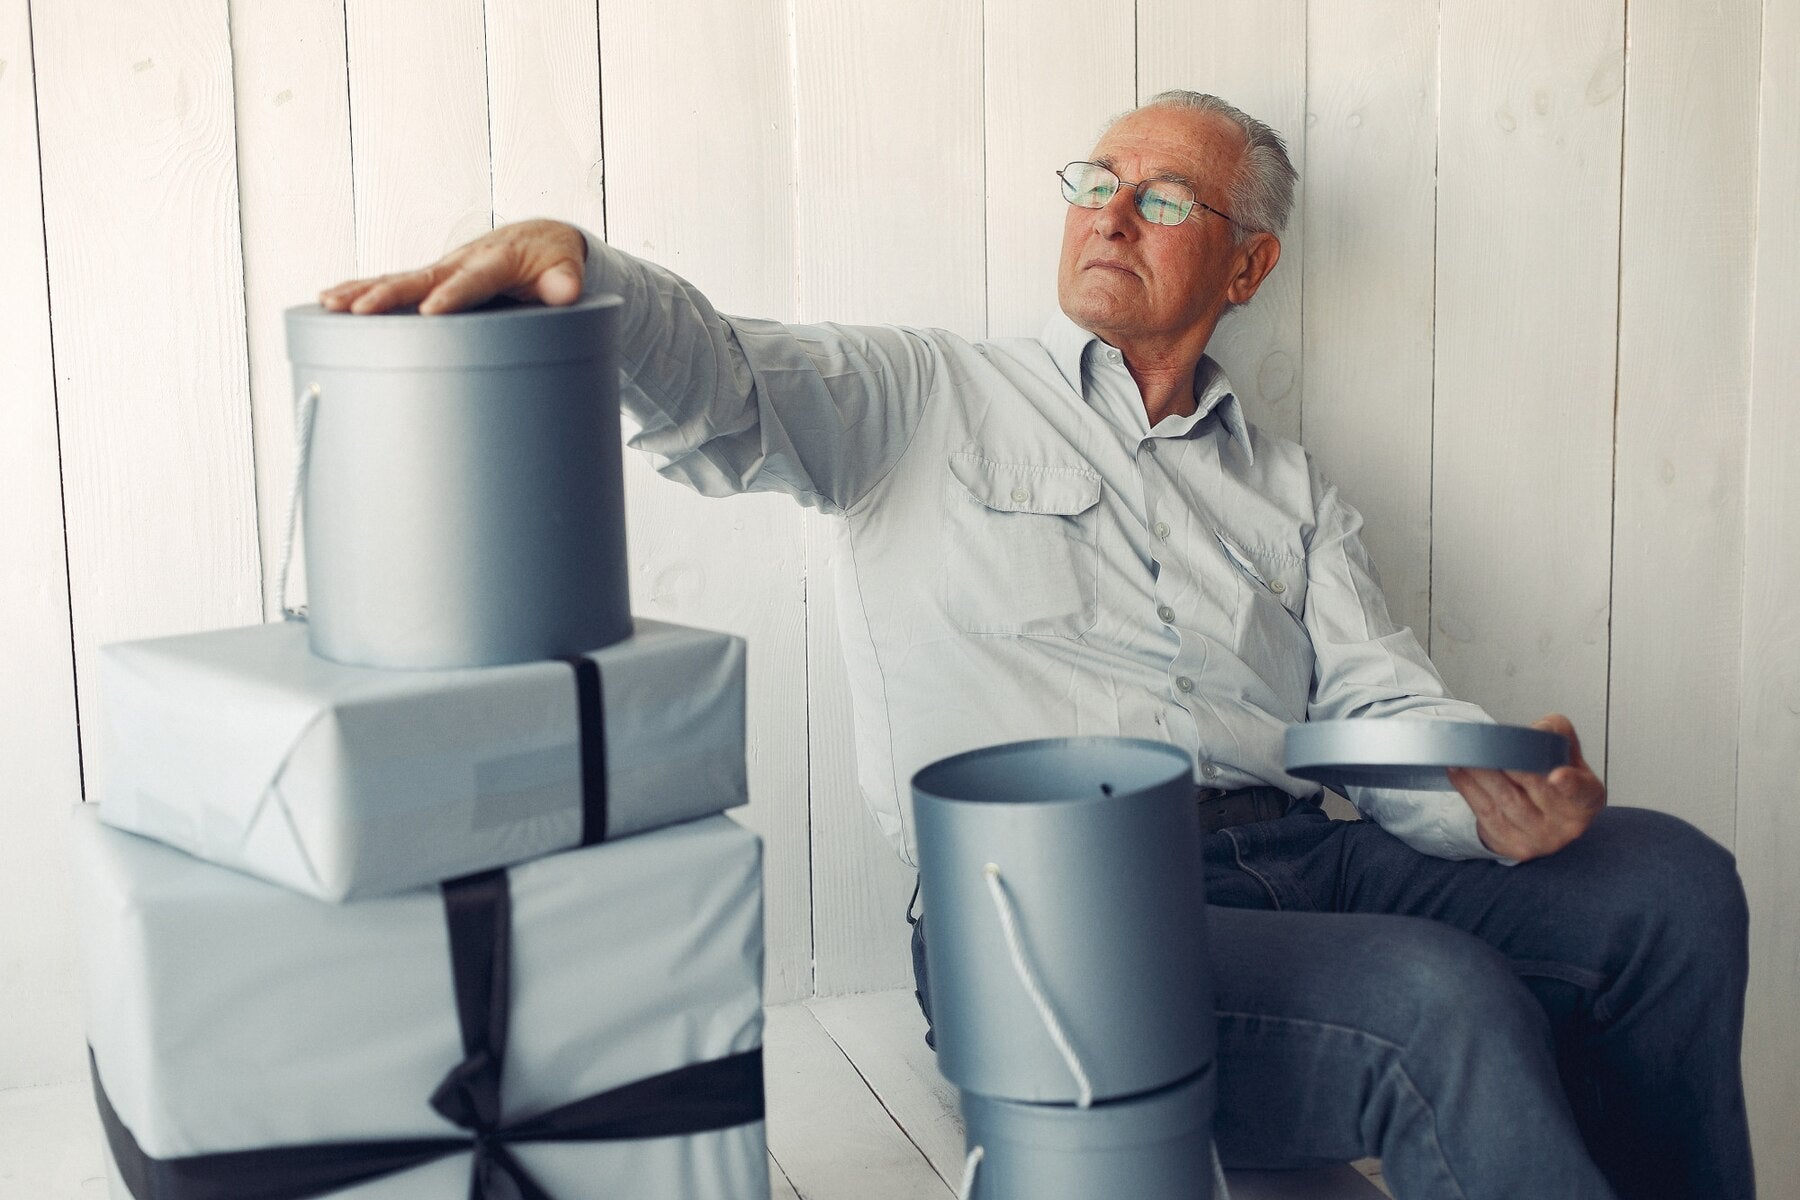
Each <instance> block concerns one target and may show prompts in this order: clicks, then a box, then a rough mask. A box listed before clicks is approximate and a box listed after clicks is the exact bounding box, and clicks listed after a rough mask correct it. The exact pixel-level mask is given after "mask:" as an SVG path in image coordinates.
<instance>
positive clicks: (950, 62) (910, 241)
mask: <svg viewBox="0 0 1800 1200" xmlns="http://www.w3.org/2000/svg"><path fill="white" fill-rule="evenodd" d="M794 45H795V53H796V59H795V62H796V74H795V102H796V106H797V108H796V111H797V113H798V117H797V124H796V147H797V151H798V155H799V159H798V163H797V174H796V180H797V183H798V194H797V211H798V217H799V220H798V228H797V231H796V243H795V244H796V266H797V271H798V279H799V296H798V302H799V316H800V318H801V319H802V320H808V321H815V320H836V321H849V322H894V323H899V324H916V325H934V326H942V327H945V328H947V329H950V330H952V331H953V332H956V333H959V334H962V335H963V336H966V337H979V336H981V334H982V331H983V329H984V328H985V325H986V296H987V284H986V276H985V271H984V266H983V235H982V224H983V221H982V136H983V126H982V118H981V102H982V101H981V96H982V85H981V79H982V75H981V71H982V57H981V28H980V11H979V9H978V8H974V7H971V6H969V5H966V4H960V3H955V2H954V0H928V2H924V3H909V4H903V5H885V6H879V5H842V4H838V3H836V2H835V0H796V3H795V5H794ZM921 63H928V64H930V67H929V70H923V71H922V70H920V69H919V67H918V64H921ZM823 520H826V519H818V520H814V519H811V518H809V520H808V523H807V527H806V545H807V560H806V578H807V645H808V668H807V693H808V697H809V700H808V705H809V712H810V716H811V720H810V723H809V731H810V741H811V746H812V751H811V762H812V847H813V850H812V855H813V888H812V894H813V944H814V955H815V970H816V974H815V984H814V987H815V990H816V991H817V992H818V993H819V994H821V995H830V994H832V993H835V992H844V991H861V990H868V989H872V988H879V987H892V986H895V985H897V984H900V983H902V982H904V980H905V979H906V977H907V970H908V967H907V958H906V952H905V944H906V941H905V934H906V926H905V924H904V922H903V920H902V917H901V913H902V910H903V908H904V906H905V903H906V898H907V895H908V894H909V893H910V892H911V889H912V879H911V872H910V871H907V870H905V869H904V868H902V867H901V865H900V863H899V861H898V859H897V858H896V857H895V855H894V853H893V851H892V850H891V849H889V848H888V847H887V845H886V843H884V842H883V841H882V840H881V838H880V837H879V836H878V835H877V833H876V832H875V824H874V821H873V819H872V818H871V817H870V816H869V814H868V813H867V811H866V810H865V808H864V805H863V802H862V798H861V792H860V789H859V788H858V786H857V783H856V775H855V772H854V770H853V769H852V764H853V762H854V751H853V748H852V745H851V735H850V721H849V713H850V699H849V693H848V686H847V684H846V682H845V680H846V676H845V674H844V667H843V663H842V657H841V651H840V649H839V641H838V627H837V615H836V596H837V592H836V590H835V589H834V588H833V587H832V586H831V583H830V581H831V580H832V579H833V572H834V558H833V556H834V555H835V554H836V553H837V549H836V539H835V536H834V534H833V532H832V531H831V530H829V529H827V528H825V527H824V525H823V524H822V521H823ZM795 1183H796V1185H798V1184H799V1181H798V1180H796V1181H795ZM801 1190H802V1191H803V1192H804V1190H805V1189H804V1187H802V1188H801Z"/></svg>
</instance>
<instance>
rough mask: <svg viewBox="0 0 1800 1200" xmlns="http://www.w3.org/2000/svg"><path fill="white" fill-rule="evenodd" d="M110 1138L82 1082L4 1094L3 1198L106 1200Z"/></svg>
mask: <svg viewBox="0 0 1800 1200" xmlns="http://www.w3.org/2000/svg"><path fill="white" fill-rule="evenodd" d="M106 1173H107V1163H106V1138H105V1135H104V1134H102V1133H101V1131H100V1118H99V1117H98V1115H96V1113H95V1111H94V1093H93V1089H92V1086H91V1085H90V1084H89V1083H88V1079H87V1066H86V1064H85V1063H83V1064H82V1075H81V1078H79V1079H77V1080H73V1081H71V1082H68V1083H58V1084H52V1085H49V1086H47V1087H29V1088H23V1087H22V1088H6V1089H0V1196H4V1197H6V1200H105V1197H106V1194H107V1191H106Z"/></svg>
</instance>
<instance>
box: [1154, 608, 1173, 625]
mask: <svg viewBox="0 0 1800 1200" xmlns="http://www.w3.org/2000/svg"><path fill="white" fill-rule="evenodd" d="M1156 615H1157V616H1159V617H1161V618H1162V619H1163V624H1165V625H1167V624H1168V623H1169V622H1171V621H1173V620H1174V619H1175V610H1174V609H1172V608H1170V607H1169V606H1168V605H1166V604H1159V605H1157V606H1156Z"/></svg>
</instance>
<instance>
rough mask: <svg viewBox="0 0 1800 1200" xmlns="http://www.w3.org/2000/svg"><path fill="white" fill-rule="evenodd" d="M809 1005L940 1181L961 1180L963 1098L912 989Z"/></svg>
mask: <svg viewBox="0 0 1800 1200" xmlns="http://www.w3.org/2000/svg"><path fill="white" fill-rule="evenodd" d="M807 1007H808V1008H809V1009H811V1010H812V1014H813V1017H814V1018H815V1019H816V1020H817V1021H818V1022H819V1025H820V1026H821V1027H822V1028H823V1029H824V1030H825V1032H826V1033H828V1034H830V1035H831V1040H832V1041H834V1042H836V1043H837V1044H838V1048H839V1049H841V1050H842V1051H843V1052H844V1055H845V1057H847V1058H848V1059H849V1060H850V1061H851V1062H853V1063H855V1064H856V1070H857V1073H858V1074H860V1075H861V1076H862V1077H863V1079H864V1080H866V1081H867V1082H868V1085H869V1088H870V1090H871V1091H873V1092H874V1093H875V1095H876V1096H877V1097H878V1098H879V1099H880V1101H881V1106H882V1107H883V1108H884V1109H886V1110H887V1111H888V1113H890V1114H891V1115H892V1116H893V1118H894V1120H895V1121H897V1122H899V1124H900V1127H901V1128H902V1129H904V1130H906V1135H907V1136H908V1137H909V1138H911V1139H912V1141H913V1144H914V1145H916V1146H918V1148H919V1150H920V1152H921V1153H922V1154H924V1155H925V1157H926V1158H927V1159H929V1160H930V1162H931V1166H932V1169H933V1170H935V1171H936V1172H937V1173H938V1176H939V1177H940V1178H942V1179H944V1180H947V1181H948V1182H950V1183H951V1184H953V1185H954V1184H956V1183H957V1182H959V1181H960V1180H961V1179H962V1172H963V1156H964V1153H965V1150H966V1145H967V1143H966V1137H967V1130H966V1129H965V1127H964V1125H963V1119H962V1098H961V1095H960V1094H959V1093H958V1091H957V1089H956V1085H955V1084H953V1083H951V1082H950V1081H949V1080H948V1079H945V1078H944V1073H943V1072H942V1071H940V1070H938V1065H937V1054H936V1052H935V1051H933V1050H932V1049H931V1047H929V1046H927V1045H926V1044H925V1014H924V1013H923V1012H921V1011H920V1010H919V1002H918V1000H917V999H916V998H915V997H914V996H913V992H912V988H911V987H905V988H899V989H895V990H892V991H884V992H867V993H864V994H862V995H858V996H839V997H837V998H835V999H822V1000H814V1001H813V1002H812V1003H811V1004H809V1005H808V1006H807Z"/></svg>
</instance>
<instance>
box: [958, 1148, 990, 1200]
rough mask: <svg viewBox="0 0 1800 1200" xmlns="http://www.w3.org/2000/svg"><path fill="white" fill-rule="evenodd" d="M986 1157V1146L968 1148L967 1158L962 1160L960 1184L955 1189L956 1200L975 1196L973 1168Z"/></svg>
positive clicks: (965, 1199) (964, 1199)
mask: <svg viewBox="0 0 1800 1200" xmlns="http://www.w3.org/2000/svg"><path fill="white" fill-rule="evenodd" d="M986 1157H987V1147H986V1146H971V1147H969V1157H968V1158H966V1159H964V1160H963V1177H962V1182H961V1183H960V1184H958V1185H957V1188H956V1200H969V1197H971V1196H973V1195H974V1194H975V1168H976V1167H979V1166H980V1165H981V1160H982V1159H983V1158H986Z"/></svg>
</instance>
